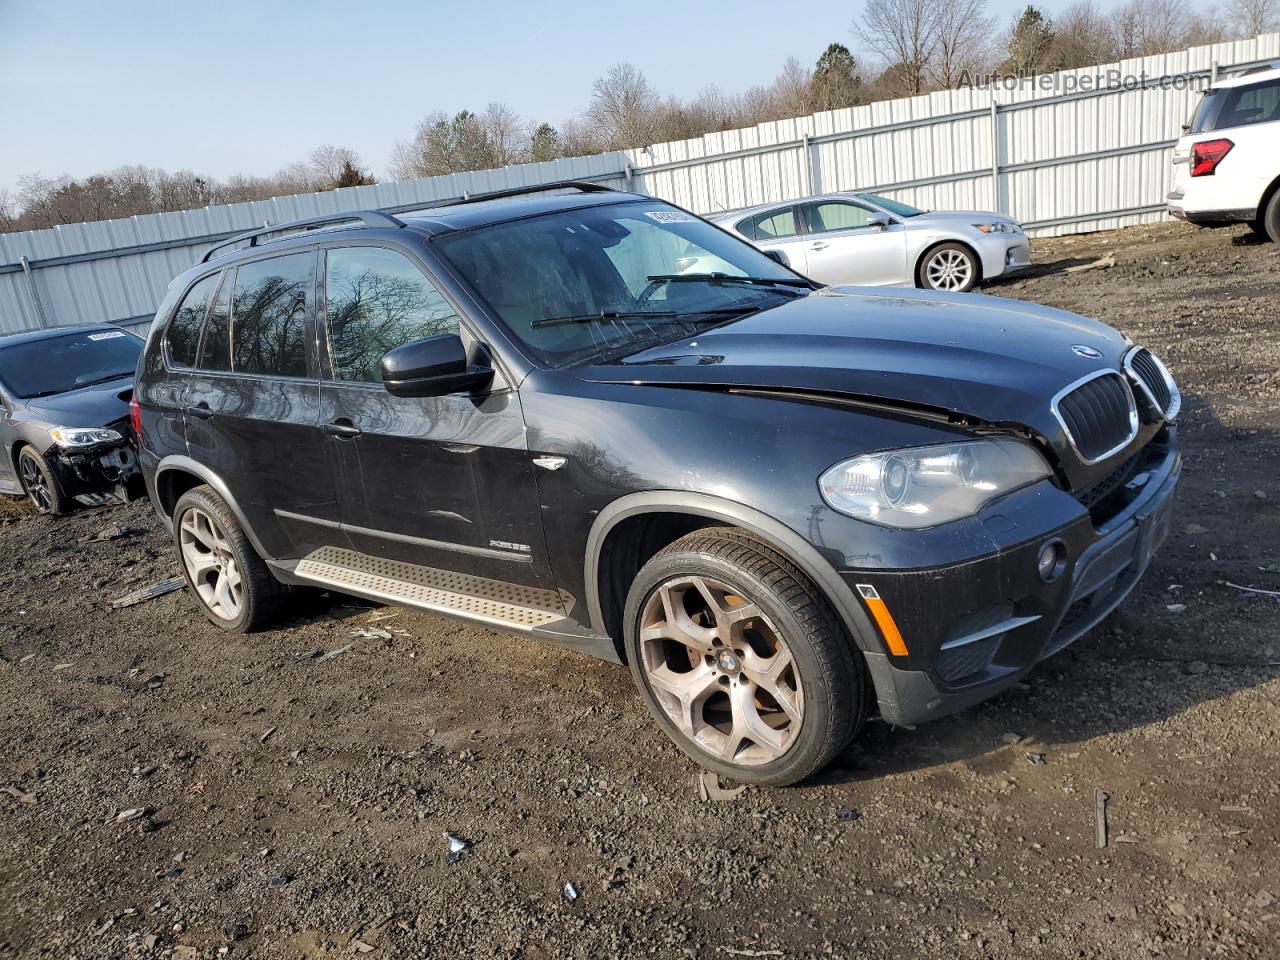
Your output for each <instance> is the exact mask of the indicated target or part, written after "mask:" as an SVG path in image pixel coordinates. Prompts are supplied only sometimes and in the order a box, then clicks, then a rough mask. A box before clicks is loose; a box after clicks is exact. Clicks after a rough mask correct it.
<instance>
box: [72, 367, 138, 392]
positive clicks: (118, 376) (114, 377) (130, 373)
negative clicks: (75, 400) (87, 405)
mask: <svg viewBox="0 0 1280 960" xmlns="http://www.w3.org/2000/svg"><path fill="white" fill-rule="evenodd" d="M132 376H133V371H132V370H125V371H123V372H121V373H110V374H107V375H106V376H105V377H98V378H97V379H94V380H86V381H85V382H84V383H77V384H76V385H75V386H74V387H72V388H71V389H72V390H79V389H80V388H81V387H96V386H97V385H98V384H100V383H107V382H108V381H111V380H119V379H121V378H123V377H132Z"/></svg>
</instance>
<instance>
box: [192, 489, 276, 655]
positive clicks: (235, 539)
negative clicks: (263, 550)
mask: <svg viewBox="0 0 1280 960" xmlns="http://www.w3.org/2000/svg"><path fill="white" fill-rule="evenodd" d="M173 539H174V545H175V546H176V547H177V550H178V560H179V562H180V563H181V564H182V572H183V575H184V576H185V577H186V579H187V584H188V585H189V586H190V587H191V591H192V593H194V594H195V595H196V599H197V601H198V602H199V604H200V609H201V611H202V612H203V613H204V615H205V616H206V617H208V618H209V621H210V622H211V623H213V624H214V625H215V626H218V627H221V628H222V629H223V630H228V631H230V632H232V633H250V632H252V631H254V630H257V629H260V628H261V627H263V626H265V625H267V624H268V623H269V622H270V621H271V619H272V618H273V617H274V616H275V614H276V612H277V610H278V608H279V600H280V596H281V593H282V590H283V588H282V587H281V585H280V583H279V581H277V580H276V578H275V577H274V576H272V575H271V571H270V570H269V569H268V568H267V565H266V563H264V562H263V560H262V558H261V557H259V556H258V554H257V553H256V552H255V551H254V549H253V546H252V544H250V543H249V538H248V537H247V536H245V533H244V530H243V529H242V528H241V526H240V523H239V521H238V520H236V515H235V514H234V513H233V512H232V511H231V508H230V507H228V506H227V504H226V501H224V500H223V499H222V498H221V497H219V496H218V495H217V494H216V493H215V492H214V491H213V488H212V487H209V486H207V485H202V486H199V487H193V488H192V489H190V490H188V491H187V492H186V493H184V494H183V495H182V496H181V497H179V498H178V502H177V504H176V505H175V506H174V508H173Z"/></svg>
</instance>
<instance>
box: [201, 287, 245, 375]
mask: <svg viewBox="0 0 1280 960" xmlns="http://www.w3.org/2000/svg"><path fill="white" fill-rule="evenodd" d="M234 277H235V270H234V268H233V269H231V270H228V271H226V273H225V274H224V279H223V281H222V285H221V286H220V287H218V295H217V296H216V297H214V298H213V303H212V304H211V305H210V306H209V316H208V318H207V319H206V320H205V322H204V334H203V335H202V336H201V337H200V357H199V360H198V361H197V362H196V367H197V368H199V369H201V370H214V371H222V370H230V369H231V284H232V280H233V278H234Z"/></svg>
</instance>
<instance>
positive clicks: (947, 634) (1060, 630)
mask: <svg viewBox="0 0 1280 960" xmlns="http://www.w3.org/2000/svg"><path fill="white" fill-rule="evenodd" d="M1139 458H1140V459H1139V460H1138V461H1135V462H1134V463H1133V464H1132V465H1128V464H1126V466H1128V472H1127V474H1126V478H1125V483H1124V485H1123V487H1122V488H1121V489H1117V490H1116V491H1114V492H1113V493H1112V494H1110V495H1109V496H1110V497H1111V498H1112V500H1111V501H1110V502H1112V503H1114V502H1116V499H1115V498H1122V499H1123V500H1125V501H1127V502H1125V503H1124V505H1123V506H1122V507H1121V508H1120V509H1118V511H1117V512H1115V513H1114V514H1113V515H1108V516H1105V517H1103V518H1102V519H1101V520H1098V519H1096V518H1095V517H1094V516H1091V515H1090V514H1085V515H1084V516H1082V517H1081V518H1080V519H1078V520H1076V521H1073V522H1071V523H1069V524H1068V525H1067V526H1065V527H1060V528H1058V529H1055V530H1047V531H1045V532H1044V533H1042V534H1041V535H1039V536H1037V537H1035V538H1034V539H1031V540H1027V541H1024V542H1022V543H1020V544H1016V545H1013V546H1010V547H1008V548H1006V549H1003V550H1001V551H999V552H997V553H995V554H993V555H990V556H987V557H983V558H981V559H978V560H973V561H969V562H966V563H959V564H953V565H950V566H947V567H943V568H936V569H930V570H919V571H906V572H887V571H867V572H858V571H847V572H846V573H845V574H843V575H844V577H845V579H846V581H847V582H848V583H849V585H850V587H851V588H852V589H853V591H854V593H855V595H857V594H858V589H857V588H858V585H859V584H863V585H866V584H870V585H872V586H874V587H875V590H876V592H878V594H879V596H880V597H881V598H883V600H884V603H885V604H886V606H887V608H888V609H889V611H890V612H891V614H892V615H893V616H894V617H895V618H896V620H897V623H898V626H899V628H900V630H901V633H902V637H903V639H904V640H905V642H906V644H907V646H908V647H909V651H910V653H909V656H907V657H895V656H891V655H890V654H888V653H875V652H871V653H868V654H867V662H868V665H869V667H870V670H871V674H872V679H873V681H874V683H875V687H876V696H877V699H878V700H879V706H880V714H881V716H882V717H883V718H884V719H885V720H887V721H889V722H890V723H895V724H899V725H912V724H917V723H923V722H925V721H927V720H933V719H936V718H938V717H942V716H946V715H947V714H950V713H954V712H956V711H958V710H963V709H965V708H967V707H970V706H973V705H974V704H976V703H980V702H981V701H983V700H986V699H988V698H989V697H992V696H994V695H995V694H997V693H999V692H1000V691H1002V690H1004V689H1006V688H1007V687H1009V686H1011V685H1013V684H1014V683H1016V682H1017V681H1018V680H1019V679H1020V678H1021V677H1022V676H1024V675H1025V674H1026V673H1027V672H1028V671H1030V670H1031V668H1032V667H1034V666H1035V664H1036V663H1037V662H1039V661H1040V660H1042V659H1044V658H1045V657H1048V656H1051V655H1052V654H1054V653H1057V652H1058V651H1060V650H1062V649H1064V648H1065V647H1067V646H1068V645H1070V644H1071V643H1073V642H1074V641H1076V640H1077V639H1079V638H1080V637H1081V636H1082V635H1083V634H1085V633H1086V632H1088V631H1089V630H1090V629H1091V628H1092V627H1094V626H1096V625H1097V624H1098V623H1099V622H1100V621H1101V620H1102V619H1103V618H1104V617H1105V616H1106V615H1107V614H1109V613H1110V612H1111V611H1112V610H1114V609H1115V608H1116V607H1117V606H1118V605H1119V604H1120V603H1121V602H1122V601H1123V600H1124V599H1125V597H1127V596H1128V595H1129V593H1130V591H1132V590H1133V588H1134V586H1135V585H1136V584H1137V583H1138V581H1139V580H1140V579H1141V577H1142V574H1143V573H1144V572H1145V571H1146V569H1147V566H1148V565H1149V564H1150V562H1151V557H1152V556H1153V555H1154V553H1155V552H1156V550H1158V549H1159V547H1160V545H1161V544H1162V543H1163V542H1164V539H1165V537H1166V536H1167V535H1168V532H1169V528H1170V522H1171V515H1172V506H1173V495H1174V491H1175V489H1176V487H1177V484H1178V478H1179V475H1180V473H1181V468H1182V460H1181V455H1180V454H1179V452H1178V450H1177V445H1176V442H1175V441H1174V438H1173V435H1172V431H1170V437H1169V440H1168V442H1167V443H1164V444H1157V443H1152V444H1151V445H1150V446H1149V447H1148V448H1147V450H1145V451H1143V452H1142V454H1140V455H1139ZM1051 540H1057V541H1060V543H1061V544H1062V547H1063V548H1064V549H1065V551H1066V557H1067V563H1066V566H1065V568H1064V569H1063V570H1062V572H1061V574H1060V575H1059V576H1058V577H1057V578H1056V579H1053V580H1052V581H1051V582H1047V583H1046V582H1044V581H1043V580H1041V578H1040V575H1039V573H1038V570H1037V564H1036V559H1037V557H1038V555H1039V552H1040V550H1041V548H1042V547H1043V545H1044V544H1045V543H1046V542H1048V541H1051Z"/></svg>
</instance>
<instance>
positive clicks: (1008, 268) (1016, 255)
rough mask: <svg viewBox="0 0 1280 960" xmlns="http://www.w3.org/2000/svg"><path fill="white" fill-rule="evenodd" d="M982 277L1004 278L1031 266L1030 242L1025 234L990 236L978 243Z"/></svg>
mask: <svg viewBox="0 0 1280 960" xmlns="http://www.w3.org/2000/svg"><path fill="white" fill-rule="evenodd" d="M979 246H980V249H979V251H978V253H979V256H981V258H982V276H983V277H984V278H986V279H988V280H989V279H991V278H992V277H1000V276H1004V275H1005V274H1007V273H1013V272H1014V271H1015V270H1022V269H1023V268H1025V267H1028V266H1030V265H1031V240H1030V239H1029V238H1028V237H1027V235H1026V234H1025V233H1015V234H991V235H989V236H986V237H984V238H983V240H982V241H980V243H979Z"/></svg>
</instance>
